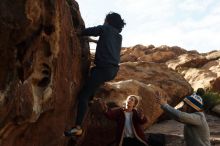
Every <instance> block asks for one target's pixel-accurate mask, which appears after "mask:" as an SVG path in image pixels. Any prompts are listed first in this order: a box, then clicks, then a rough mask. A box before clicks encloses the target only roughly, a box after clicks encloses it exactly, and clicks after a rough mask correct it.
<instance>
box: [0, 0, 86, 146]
mask: <svg viewBox="0 0 220 146" xmlns="http://www.w3.org/2000/svg"><path fill="white" fill-rule="evenodd" d="M83 27H84V22H83V21H82V19H81V16H80V13H79V7H78V4H77V3H76V2H75V1H71V0H69V1H62V0H57V1H50V0H45V1H42V0H19V1H16V2H14V1H8V0H3V1H1V4H0V52H1V53H0V58H1V61H0V145H1V146H46V145H47V146H52V145H53V146H55V145H57V146H58V145H67V140H66V139H64V138H63V137H62V133H63V131H64V129H65V128H69V126H70V125H71V124H72V122H73V115H74V114H73V110H72V109H73V103H74V101H75V98H76V94H77V93H78V90H79V88H80V86H81V84H82V83H83V76H84V75H85V74H86V73H87V69H88V66H89V60H88V58H89V47H88V43H87V42H86V41H85V40H82V39H81V40H80V39H79V38H78V37H77V36H76V34H75V33H74V31H75V29H81V28H83Z"/></svg>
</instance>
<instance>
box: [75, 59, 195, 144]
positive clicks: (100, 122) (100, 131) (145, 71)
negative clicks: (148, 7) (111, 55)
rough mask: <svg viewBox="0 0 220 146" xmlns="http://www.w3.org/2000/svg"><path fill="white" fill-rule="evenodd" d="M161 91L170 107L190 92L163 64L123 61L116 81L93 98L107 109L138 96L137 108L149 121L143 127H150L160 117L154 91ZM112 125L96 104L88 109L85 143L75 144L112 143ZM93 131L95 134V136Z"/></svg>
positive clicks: (181, 78)
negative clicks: (128, 98)
mask: <svg viewBox="0 0 220 146" xmlns="http://www.w3.org/2000/svg"><path fill="white" fill-rule="evenodd" d="M157 91H159V92H161V93H162V94H163V96H164V98H167V100H168V102H169V103H170V104H171V105H173V106H174V105H176V104H177V103H179V101H181V100H182V98H183V97H185V96H186V95H189V94H191V93H192V88H191V86H190V84H189V83H188V82H187V81H186V80H185V79H184V78H183V77H182V76H181V75H180V74H178V73H176V72H175V71H173V70H171V69H169V68H168V67H167V66H166V65H165V64H159V63H149V62H126V63H122V64H120V70H119V72H118V75H117V77H116V78H115V80H113V81H111V82H108V83H106V84H105V86H103V87H102V88H101V89H100V90H99V92H98V93H97V94H96V97H98V98H103V99H104V100H106V102H107V103H109V106H123V103H124V101H125V99H126V97H127V96H128V95H131V94H135V95H139V96H140V97H141V101H140V104H139V108H142V109H143V111H144V113H145V115H146V116H147V118H148V120H149V121H148V123H146V124H145V125H144V128H145V129H146V128H148V127H149V126H150V125H152V124H153V123H154V122H155V121H156V120H157V118H158V117H159V116H160V115H161V114H162V112H163V111H162V110H161V109H160V106H159V105H158V104H157V103H156V102H155V92H157ZM114 124H115V123H114V122H112V121H109V120H107V119H106V118H105V117H104V116H103V113H102V112H101V111H100V107H99V105H98V103H95V104H93V105H92V106H90V111H89V112H88V116H87V119H86V120H85V122H84V128H86V130H85V131H86V132H85V134H84V140H83V141H81V142H80V143H78V144H81V145H83V146H89V145H96V146H104V145H109V144H110V143H111V142H112V141H114V135H115V134H114V132H115V128H116V127H115V125H114ZM94 131H95V133H94Z"/></svg>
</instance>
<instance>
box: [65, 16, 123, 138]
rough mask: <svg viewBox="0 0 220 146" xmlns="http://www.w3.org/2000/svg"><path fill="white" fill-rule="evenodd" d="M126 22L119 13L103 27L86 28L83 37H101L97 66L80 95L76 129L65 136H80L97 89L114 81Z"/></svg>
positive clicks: (66, 132)
mask: <svg viewBox="0 0 220 146" xmlns="http://www.w3.org/2000/svg"><path fill="white" fill-rule="evenodd" d="M124 25H125V22H124V20H123V19H122V18H121V16H120V15H119V14H117V13H114V12H110V13H109V14H107V15H106V18H105V22H104V24H103V25H99V26H96V27H91V28H86V29H85V30H83V31H82V32H81V33H80V34H81V35H82V36H99V40H98V42H97V47H96V53H95V60H94V64H95V66H94V67H92V68H91V70H90V76H89V77H88V79H87V80H86V81H85V85H84V87H83V89H82V90H81V91H80V93H79V95H78V108H77V117H76V123H75V125H76V126H75V127H74V128H72V129H70V130H67V131H65V132H64V135H65V136H73V135H76V136H80V135H81V134H82V128H81V127H82V122H83V119H84V116H85V113H86V110H87V107H88V102H89V100H91V99H92V97H93V95H94V94H95V92H96V91H97V89H98V88H99V87H100V85H102V84H103V83H104V82H107V81H110V80H113V79H114V78H115V76H116V74H117V72H118V70H119V65H118V64H119V62H120V51H121V44H122V36H121V34H120V32H121V31H122V28H123V27H124Z"/></svg>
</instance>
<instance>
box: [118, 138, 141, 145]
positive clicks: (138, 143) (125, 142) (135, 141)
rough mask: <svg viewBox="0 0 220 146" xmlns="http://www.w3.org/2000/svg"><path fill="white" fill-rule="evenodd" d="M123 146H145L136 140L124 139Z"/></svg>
mask: <svg viewBox="0 0 220 146" xmlns="http://www.w3.org/2000/svg"><path fill="white" fill-rule="evenodd" d="M122 146H145V144H144V143H142V142H140V141H139V140H138V139H136V138H124V139H123V143H122Z"/></svg>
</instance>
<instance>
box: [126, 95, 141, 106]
mask: <svg viewBox="0 0 220 146" xmlns="http://www.w3.org/2000/svg"><path fill="white" fill-rule="evenodd" d="M131 97H132V98H134V103H135V105H134V107H137V106H138V104H139V100H140V96H137V95H129V96H128V97H127V99H129V98H131ZM127 99H126V100H127Z"/></svg>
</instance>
